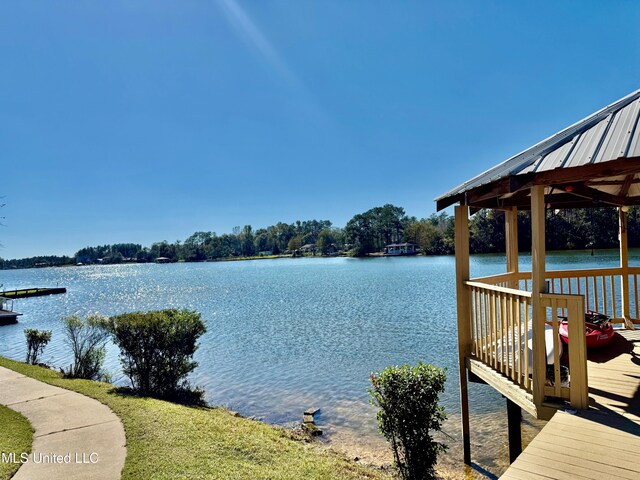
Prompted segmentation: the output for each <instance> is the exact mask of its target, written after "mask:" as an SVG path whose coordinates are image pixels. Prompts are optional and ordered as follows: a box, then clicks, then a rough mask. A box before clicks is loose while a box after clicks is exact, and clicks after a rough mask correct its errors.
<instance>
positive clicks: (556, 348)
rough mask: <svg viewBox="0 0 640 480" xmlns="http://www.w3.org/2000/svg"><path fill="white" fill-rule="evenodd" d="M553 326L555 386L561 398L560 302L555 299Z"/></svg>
mask: <svg viewBox="0 0 640 480" xmlns="http://www.w3.org/2000/svg"><path fill="white" fill-rule="evenodd" d="M551 325H552V326H553V386H554V394H555V396H556V397H561V396H562V395H561V391H560V387H561V380H560V345H558V340H559V338H560V337H559V326H558V301H557V300H556V299H555V298H554V299H552V300H551Z"/></svg>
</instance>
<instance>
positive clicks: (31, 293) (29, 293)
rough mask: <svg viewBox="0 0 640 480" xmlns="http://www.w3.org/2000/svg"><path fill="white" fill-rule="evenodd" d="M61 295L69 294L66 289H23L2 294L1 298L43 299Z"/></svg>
mask: <svg viewBox="0 0 640 480" xmlns="http://www.w3.org/2000/svg"><path fill="white" fill-rule="evenodd" d="M59 293H67V289H66V288H62V287H55V288H22V289H20V290H6V291H4V292H0V297H4V298H10V299H12V300H13V299H16V298H28V297H43V296H45V295H56V294H59Z"/></svg>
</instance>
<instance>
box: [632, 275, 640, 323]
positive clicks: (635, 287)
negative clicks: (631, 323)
mask: <svg viewBox="0 0 640 480" xmlns="http://www.w3.org/2000/svg"><path fill="white" fill-rule="evenodd" d="M633 289H634V290H635V292H636V296H635V297H633V300H634V302H635V303H636V319H638V317H639V316H640V315H639V314H638V275H637V274H634V275H633Z"/></svg>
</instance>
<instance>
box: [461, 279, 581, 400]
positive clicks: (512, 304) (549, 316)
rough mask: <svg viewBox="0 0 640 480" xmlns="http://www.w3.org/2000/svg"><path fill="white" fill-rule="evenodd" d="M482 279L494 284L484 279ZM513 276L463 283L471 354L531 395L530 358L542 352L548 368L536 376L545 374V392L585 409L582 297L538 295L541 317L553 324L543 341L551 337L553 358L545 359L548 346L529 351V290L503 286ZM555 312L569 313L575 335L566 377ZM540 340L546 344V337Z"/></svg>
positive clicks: (530, 298)
mask: <svg viewBox="0 0 640 480" xmlns="http://www.w3.org/2000/svg"><path fill="white" fill-rule="evenodd" d="M522 275H526V274H522ZM477 280H483V282H480V281H477ZM485 280H489V281H492V282H494V284H493V285H491V284H489V283H484V281H485ZM517 281H518V280H517V279H516V278H513V276H512V277H511V278H509V277H506V276H494V277H485V278H483V279H475V280H472V281H468V282H466V285H467V287H468V289H469V293H470V302H471V309H470V310H471V318H470V320H471V335H472V355H473V356H474V357H475V358H476V359H477V360H479V361H481V362H482V363H483V364H485V365H487V366H489V367H491V368H492V369H493V370H494V371H496V372H499V373H501V374H502V375H503V376H504V377H506V378H508V379H509V380H511V381H512V382H513V383H514V384H515V385H517V386H519V387H520V388H522V389H523V390H524V391H526V392H527V393H529V394H531V393H533V378H534V375H533V368H534V365H535V363H536V362H535V361H534V358H537V357H536V356H537V355H538V356H540V355H541V356H543V357H544V362H540V363H541V364H545V365H546V364H548V365H549V366H547V368H546V370H547V371H545V372H543V373H542V375H539V376H538V378H541V379H544V378H546V385H545V387H544V395H545V396H547V397H555V398H557V399H560V400H567V401H570V402H571V404H572V405H574V406H575V407H577V408H586V406H587V404H588V403H587V388H588V386H587V376H586V372H587V370H586V369H587V364H586V346H585V337H584V298H583V297H582V296H580V295H570V294H553V293H543V294H540V298H541V305H542V307H543V308H544V309H545V312H544V315H542V316H541V317H539V318H540V321H544V322H545V323H546V324H547V325H549V327H548V328H551V329H552V335H548V337H547V336H546V335H545V338H546V339H547V341H552V342H553V352H554V354H553V359H552V361H549V362H548V361H547V353H546V349H545V351H539V352H534V351H533V342H532V333H531V332H532V326H533V321H534V320H533V312H532V293H531V292H528V291H524V290H517V289H514V288H509V287H506V286H501V285H508V284H514V282H517ZM496 284H497V285H496ZM559 315H562V316H566V317H567V319H568V329H569V336H570V337H571V336H572V334H573V338H575V339H577V340H576V341H573V342H570V344H569V355H568V357H569V362H568V363H569V365H568V366H569V372H570V374H569V376H568V378H563V371H564V370H565V368H566V365H565V366H563V362H564V363H566V358H563V357H562V356H561V351H562V345H561V340H560V336H559V327H560V320H559V319H558V316H559ZM540 344H542V345H545V342H544V341H543V342H541V343H540ZM551 365H552V366H551Z"/></svg>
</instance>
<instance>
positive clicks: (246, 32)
mask: <svg viewBox="0 0 640 480" xmlns="http://www.w3.org/2000/svg"><path fill="white" fill-rule="evenodd" d="M217 3H218V5H219V6H220V7H221V9H222V11H223V12H224V13H225V15H226V17H227V20H228V21H229V23H230V25H231V26H232V27H233V29H234V30H235V31H236V33H237V34H238V36H239V37H240V38H241V39H242V40H244V41H245V43H247V45H248V46H249V47H250V48H251V49H253V50H254V51H255V52H257V53H258V55H259V56H260V57H261V58H262V59H264V61H265V62H266V63H267V64H268V65H269V66H270V67H271V68H272V69H273V70H275V71H276V72H277V73H278V74H280V76H282V77H283V78H284V79H285V80H286V81H288V82H289V83H291V84H293V85H294V86H296V87H298V88H300V87H301V84H300V82H299V80H298V79H297V78H296V76H295V75H294V74H293V72H292V71H291V69H290V68H289V66H288V65H287V64H286V63H285V61H284V60H283V59H282V57H281V56H280V55H279V54H278V52H277V51H276V49H275V48H273V45H272V44H271V42H269V40H268V39H267V38H266V37H265V36H264V34H263V33H262V32H261V31H260V29H259V28H258V27H257V26H256V24H255V23H254V22H253V21H252V20H251V18H250V17H249V15H247V13H246V12H245V11H244V10H243V9H242V7H241V6H240V5H239V4H238V2H236V0H218V1H217Z"/></svg>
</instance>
